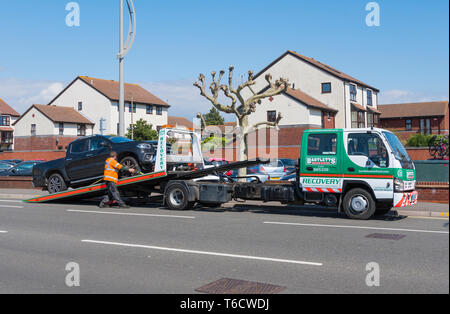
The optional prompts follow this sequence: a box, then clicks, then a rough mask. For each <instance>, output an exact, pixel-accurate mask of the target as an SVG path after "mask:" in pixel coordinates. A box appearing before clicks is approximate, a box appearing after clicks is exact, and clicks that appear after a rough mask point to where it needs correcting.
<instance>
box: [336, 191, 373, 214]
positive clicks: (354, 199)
mask: <svg viewBox="0 0 450 314" xmlns="http://www.w3.org/2000/svg"><path fill="white" fill-rule="evenodd" d="M343 208H344V212H345V214H346V215H347V217H349V218H351V219H358V220H367V219H370V218H371V217H372V216H373V215H374V214H375V211H376V204H375V201H374V199H373V197H372V194H370V193H369V192H368V191H366V190H364V189H361V188H356V189H352V190H350V191H348V192H347V194H345V196H344V201H343Z"/></svg>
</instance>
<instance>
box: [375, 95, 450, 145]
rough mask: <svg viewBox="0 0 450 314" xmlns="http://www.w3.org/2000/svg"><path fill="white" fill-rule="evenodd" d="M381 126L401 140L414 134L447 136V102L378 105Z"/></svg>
mask: <svg viewBox="0 0 450 314" xmlns="http://www.w3.org/2000/svg"><path fill="white" fill-rule="evenodd" d="M378 108H379V110H380V111H381V117H380V119H381V126H382V127H383V128H385V129H388V130H391V131H393V132H396V133H397V134H398V135H399V137H400V138H401V139H403V140H408V139H409V137H410V136H411V135H414V134H416V133H423V134H449V104H448V101H436V102H418V103H403V104H390V105H380V106H379V107H378Z"/></svg>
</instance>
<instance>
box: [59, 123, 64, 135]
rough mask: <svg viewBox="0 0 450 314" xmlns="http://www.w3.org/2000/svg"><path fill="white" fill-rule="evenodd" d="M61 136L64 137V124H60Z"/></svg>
mask: <svg viewBox="0 0 450 314" xmlns="http://www.w3.org/2000/svg"><path fill="white" fill-rule="evenodd" d="M59 135H64V123H60V124H59Z"/></svg>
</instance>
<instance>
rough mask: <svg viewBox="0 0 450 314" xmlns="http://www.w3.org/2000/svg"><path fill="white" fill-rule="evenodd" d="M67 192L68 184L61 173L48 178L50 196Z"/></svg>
mask: <svg viewBox="0 0 450 314" xmlns="http://www.w3.org/2000/svg"><path fill="white" fill-rule="evenodd" d="M65 190H67V184H66V182H65V181H64V178H63V177H62V176H61V175H60V174H59V173H54V174H52V175H51V176H50V177H49V178H48V192H49V193H50V194H54V193H59V192H63V191H65Z"/></svg>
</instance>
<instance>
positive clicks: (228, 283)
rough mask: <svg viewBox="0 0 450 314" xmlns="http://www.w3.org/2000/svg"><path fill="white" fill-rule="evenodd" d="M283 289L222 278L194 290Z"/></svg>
mask: <svg viewBox="0 0 450 314" xmlns="http://www.w3.org/2000/svg"><path fill="white" fill-rule="evenodd" d="M285 289H286V287H281V286H275V285H271V284H267V283H260V282H251V281H244V280H236V279H229V278H223V279H220V280H217V281H214V282H212V283H210V284H207V285H205V286H203V287H201V288H198V289H196V290H195V291H197V292H202V293H208V294H277V293H280V292H282V291H283V290H285Z"/></svg>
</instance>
